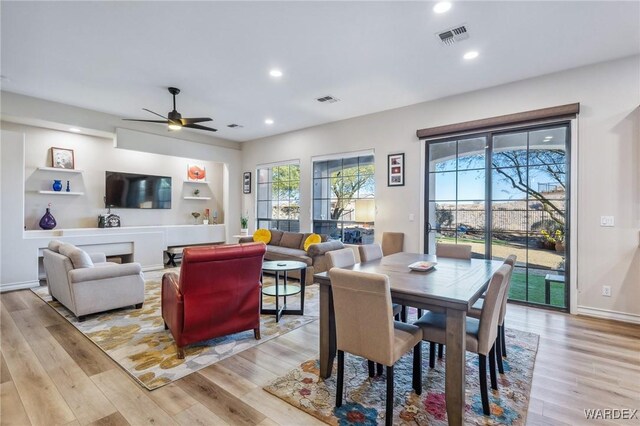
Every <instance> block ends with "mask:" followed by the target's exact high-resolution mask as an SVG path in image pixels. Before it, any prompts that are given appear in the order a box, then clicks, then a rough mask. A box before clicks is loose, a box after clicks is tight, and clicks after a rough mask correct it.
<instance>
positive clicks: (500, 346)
mask: <svg viewBox="0 0 640 426" xmlns="http://www.w3.org/2000/svg"><path fill="white" fill-rule="evenodd" d="M516 260H517V257H516V255H515V254H511V255H509V256H508V257H507V258H506V259H505V261H504V264H505V265H509V266H511V270H510V271H509V274H508V275H507V287H506V290H505V292H504V295H503V296H502V302H501V305H500V316H499V317H498V338H497V341H496V360H497V361H498V372H499V373H500V374H504V365H503V363H502V357H503V356H504V357H506V356H507V345H506V341H505V333H504V317H505V315H506V314H507V300H508V299H509V289H510V288H511V275H512V274H513V268H514V267H515V264H516ZM483 305H484V299H478V301H477V302H476V303H474V304H473V306H472V307H471V308H469V310H468V311H467V315H468V316H470V317H472V318H478V319H479V318H480V316H481V315H482V307H483Z"/></svg>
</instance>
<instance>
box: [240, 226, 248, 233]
mask: <svg viewBox="0 0 640 426" xmlns="http://www.w3.org/2000/svg"><path fill="white" fill-rule="evenodd" d="M240 235H249V230H248V229H247V228H244V229H241V230H240Z"/></svg>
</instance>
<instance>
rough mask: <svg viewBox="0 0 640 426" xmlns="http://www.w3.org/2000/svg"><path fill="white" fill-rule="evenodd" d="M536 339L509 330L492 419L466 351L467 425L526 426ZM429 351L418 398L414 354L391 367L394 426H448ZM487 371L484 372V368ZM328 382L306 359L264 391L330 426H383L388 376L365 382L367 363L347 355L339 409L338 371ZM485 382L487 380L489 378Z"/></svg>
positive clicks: (492, 395)
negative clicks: (413, 379)
mask: <svg viewBox="0 0 640 426" xmlns="http://www.w3.org/2000/svg"><path fill="white" fill-rule="evenodd" d="M538 339H539V336H538V335H536V334H533V333H527V332H523V331H516V330H507V342H508V347H507V354H508V355H509V357H508V358H505V360H504V369H505V373H506V374H504V375H501V374H498V376H499V378H498V388H499V390H498V391H491V390H490V392H489V402H490V406H491V416H490V417H486V416H484V415H483V414H482V401H481V400H480V388H479V384H478V374H479V373H478V356H477V355H475V354H471V353H467V386H466V400H467V406H466V415H465V424H467V425H497V424H500V425H505V424H506V425H524V424H525V422H526V418H527V408H528V406H529V394H530V392H531V380H532V377H533V366H534V363H535V358H536V353H537V350H538ZM428 354H429V347H428V345H427V344H426V343H425V344H424V346H423V360H424V362H423V368H422V389H423V391H422V395H420V396H418V395H416V394H415V392H413V390H412V389H411V373H412V354H411V353H408V354H407V355H405V356H404V357H402V358H401V359H400V361H399V362H398V363H397V364H396V365H395V367H394V375H395V395H394V397H395V398H394V399H395V400H394V411H393V424H394V425H446V424H447V413H446V405H445V394H444V384H445V368H444V367H445V363H444V358H443V359H442V360H439V359H437V358H436V360H437V362H436V366H435V368H434V369H430V368H429V364H428V359H429V357H428ZM487 370H488V369H487ZM333 371H334V374H333V375H332V376H331V377H330V378H329V379H327V380H322V379H320V378H319V377H318V374H319V363H318V361H317V360H309V361H306V362H304V363H302V364H301V365H300V366H299V367H298V368H296V369H294V370H292V371H290V372H289V373H287V374H286V375H285V376H284V377H280V378H278V379H276V380H275V381H274V382H272V383H271V384H269V385H267V386H265V388H264V389H265V390H266V391H267V392H269V393H272V394H273V395H275V396H277V397H278V398H281V399H283V400H284V401H286V402H288V403H289V404H291V405H293V406H294V407H297V408H299V409H301V410H303V411H305V412H307V413H309V414H311V415H312V416H314V417H316V418H318V419H320V420H321V421H323V422H325V423H327V424H330V425H356V424H358V425H375V424H380V423H384V413H385V398H386V374H384V375H382V376H378V377H374V378H369V376H368V374H367V371H368V370H367V361H366V360H365V359H362V358H359V357H356V356H353V355H349V354H345V372H344V392H345V393H344V395H345V402H344V403H343V405H342V407H340V408H338V409H336V408H335V395H336V373H335V372H336V367H335V366H334V370H333ZM487 381H489V379H488V378H487Z"/></svg>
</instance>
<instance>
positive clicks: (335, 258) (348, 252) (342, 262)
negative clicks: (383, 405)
mask: <svg viewBox="0 0 640 426" xmlns="http://www.w3.org/2000/svg"><path fill="white" fill-rule="evenodd" d="M324 255H325V257H326V263H327V269H328V270H330V269H331V268H346V267H349V266H353V265H355V264H356V263H360V262H357V261H356V257H355V255H354V251H353V250H352V249H351V248H343V249H340V250H332V251H328V252H326V253H325V254H324ZM401 313H402V306H401V305H398V304H396V303H394V304H393V315H395V316H396V317H397V319H400V315H401ZM369 374H370V375H371V376H373V374H372V372H371V369H370V371H369Z"/></svg>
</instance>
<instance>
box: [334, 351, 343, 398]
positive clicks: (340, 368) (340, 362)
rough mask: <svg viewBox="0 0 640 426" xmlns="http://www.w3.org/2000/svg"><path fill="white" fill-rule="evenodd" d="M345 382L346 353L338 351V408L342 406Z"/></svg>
mask: <svg viewBox="0 0 640 426" xmlns="http://www.w3.org/2000/svg"><path fill="white" fill-rule="evenodd" d="M343 382H344V351H338V377H337V379H336V407H341V406H342V385H343Z"/></svg>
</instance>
